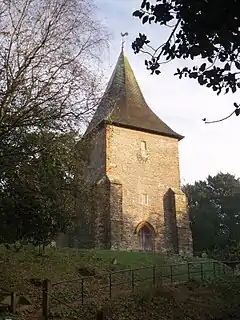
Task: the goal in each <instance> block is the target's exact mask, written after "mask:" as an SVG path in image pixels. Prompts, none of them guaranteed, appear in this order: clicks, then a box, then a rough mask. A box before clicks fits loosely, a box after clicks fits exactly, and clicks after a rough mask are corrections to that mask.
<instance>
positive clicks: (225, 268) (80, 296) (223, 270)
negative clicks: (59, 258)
mask: <svg viewBox="0 0 240 320" xmlns="http://www.w3.org/2000/svg"><path fill="white" fill-rule="evenodd" d="M239 264H240V261H232V262H219V261H201V262H187V263H179V264H171V265H161V266H156V265H154V266H148V267H142V268H137V269H125V270H118V271H114V272H109V273H106V274H103V275H101V276H87V277H84V278H77V279H73V280H71V281H61V282H57V283H51V281H50V280H45V281H44V283H43V304H42V306H43V316H44V319H45V320H46V319H49V318H48V317H49V314H50V310H58V309H59V307H60V308H69V309H72V310H73V311H74V310H75V307H76V306H78V307H79V306H83V305H85V304H89V303H92V302H95V303H99V302H103V301H104V300H111V299H112V298H113V297H116V296H117V295H121V294H123V293H124V294H126V293H128V292H129V293H131V292H132V293H134V292H136V291H137V290H139V289H140V290H141V289H142V288H146V287H152V288H154V287H156V286H158V285H173V284H177V283H182V282H187V281H190V280H197V281H202V282H203V281H205V280H212V281H214V280H215V279H217V278H221V277H226V276H235V275H236V272H237V271H236V270H237V269H236V266H237V265H239Z"/></svg>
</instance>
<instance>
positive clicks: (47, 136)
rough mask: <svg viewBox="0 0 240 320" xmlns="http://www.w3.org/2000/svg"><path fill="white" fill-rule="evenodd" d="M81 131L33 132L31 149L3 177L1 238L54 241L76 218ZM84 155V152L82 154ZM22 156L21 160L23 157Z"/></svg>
mask: <svg viewBox="0 0 240 320" xmlns="http://www.w3.org/2000/svg"><path fill="white" fill-rule="evenodd" d="M76 142H77V141H76V136H75V134H73V133H68V134H58V135H57V134H53V133H41V134H35V133H32V134H28V135H27V136H26V137H25V140H24V141H23V143H24V144H25V148H26V149H28V151H30V150H34V149H36V148H37V149H38V152H32V153H31V152H26V153H25V156H24V158H23V157H22V158H18V159H17V161H16V163H12V165H13V166H14V167H15V170H13V168H12V167H11V168H10V170H8V171H6V172H4V174H3V175H2V176H1V180H0V242H6V243H15V242H16V241H20V242H24V241H25V242H30V243H33V244H35V245H39V244H45V245H46V244H48V243H49V242H50V241H51V240H52V239H54V238H55V237H56V235H57V234H59V233H61V232H63V233H64V232H66V231H68V230H69V229H70V228H71V226H72V222H73V218H74V213H75V211H74V204H75V194H76V188H75V182H74V173H75V171H76V159H77V155H76ZM78 156H79V155H78ZM19 160H20V161H19Z"/></svg>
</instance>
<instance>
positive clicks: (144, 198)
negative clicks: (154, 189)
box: [142, 193, 148, 206]
mask: <svg viewBox="0 0 240 320" xmlns="http://www.w3.org/2000/svg"><path fill="white" fill-rule="evenodd" d="M142 204H143V205H145V206H147V205H148V195H147V194H146V193H144V194H143V195H142Z"/></svg>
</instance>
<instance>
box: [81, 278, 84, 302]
mask: <svg viewBox="0 0 240 320" xmlns="http://www.w3.org/2000/svg"><path fill="white" fill-rule="evenodd" d="M81 294H82V304H83V303H84V278H82V281H81Z"/></svg>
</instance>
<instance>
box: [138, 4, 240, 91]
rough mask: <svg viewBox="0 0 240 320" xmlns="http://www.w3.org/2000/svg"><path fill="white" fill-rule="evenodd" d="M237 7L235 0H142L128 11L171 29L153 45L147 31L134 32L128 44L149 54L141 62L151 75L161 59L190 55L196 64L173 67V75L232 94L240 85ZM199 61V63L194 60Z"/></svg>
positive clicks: (239, 36) (155, 70) (239, 42)
mask: <svg viewBox="0 0 240 320" xmlns="http://www.w3.org/2000/svg"><path fill="white" fill-rule="evenodd" d="M238 12H240V3H239V1H237V0H211V1H205V0H199V1H192V0H157V1H156V3H155V4H152V3H151V2H150V1H147V0H143V1H142V5H141V8H140V9H139V10H136V11H135V12H134V13H133V16H135V17H137V18H139V19H141V21H142V23H143V24H145V23H147V22H148V23H150V24H151V23H152V22H154V23H155V24H159V25H160V26H161V28H164V27H165V28H170V32H169V37H168V38H167V39H166V41H164V42H163V43H161V44H159V47H158V48H156V49H155V48H153V47H151V46H150V41H149V39H148V38H147V36H146V35H143V34H139V37H137V38H136V39H135V41H134V42H133V43H132V48H133V50H134V52H135V53H139V52H145V53H147V54H148V55H150V56H151V58H150V59H148V60H146V61H145V64H146V66H147V68H148V69H149V70H151V73H152V74H153V73H155V74H159V73H160V69H161V65H162V64H163V63H166V62H170V61H173V60H174V59H184V60H188V59H190V60H194V61H196V62H197V65H196V66H194V67H193V68H188V67H185V68H183V69H182V70H180V69H178V70H177V72H176V73H175V75H176V76H178V77H179V78H180V79H181V78H182V77H183V76H185V77H189V78H191V79H195V80H197V81H198V83H199V84H200V85H204V86H206V87H208V88H211V89H212V90H213V91H215V92H216V93H217V94H220V93H221V92H223V93H225V94H226V93H228V92H229V91H231V92H233V93H234V92H236V90H237V89H238V88H239V87H240V76H239V75H240V71H239V70H240V16H239V14H238ZM160 32H161V31H160ZM160 32H159V33H160ZM201 60H203V61H204V62H202V63H200V64H199V63H198V62H199V61H201Z"/></svg>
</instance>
